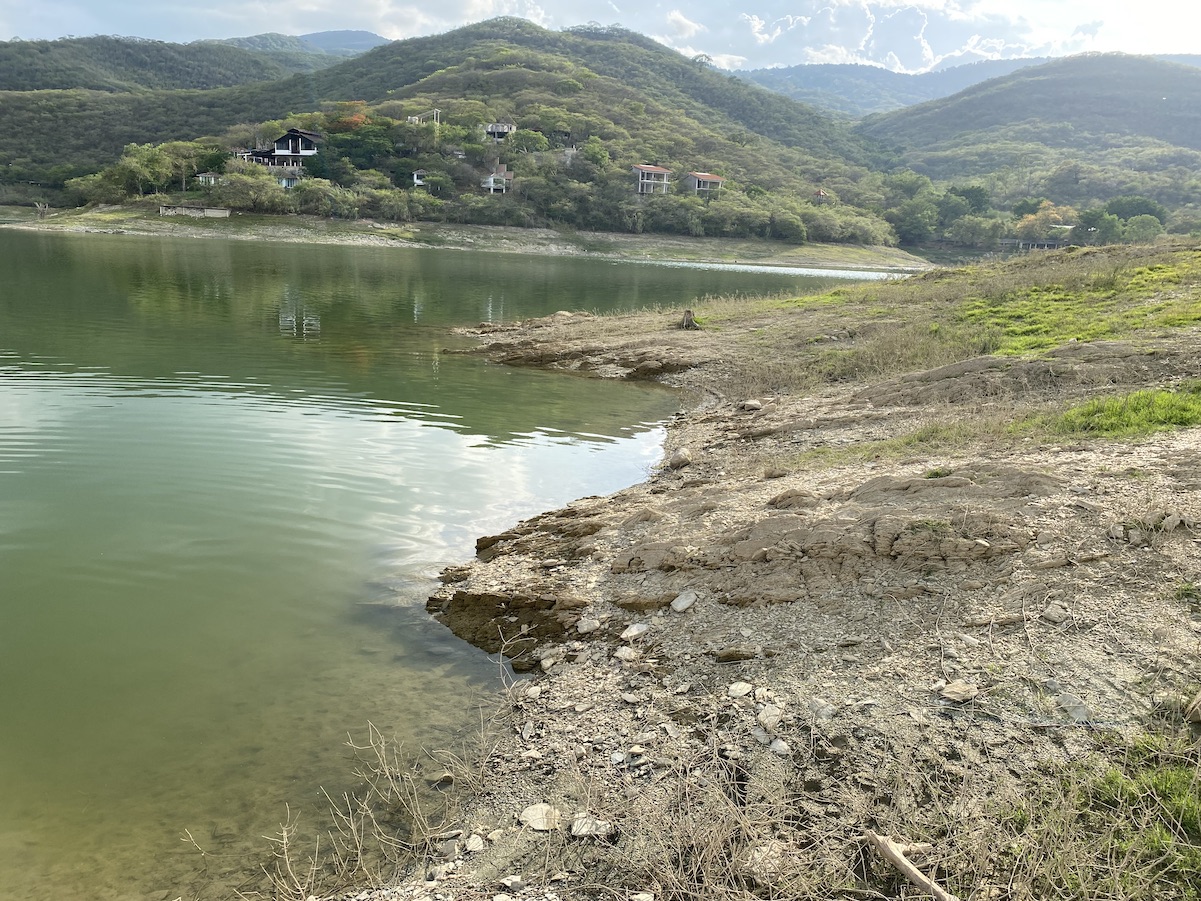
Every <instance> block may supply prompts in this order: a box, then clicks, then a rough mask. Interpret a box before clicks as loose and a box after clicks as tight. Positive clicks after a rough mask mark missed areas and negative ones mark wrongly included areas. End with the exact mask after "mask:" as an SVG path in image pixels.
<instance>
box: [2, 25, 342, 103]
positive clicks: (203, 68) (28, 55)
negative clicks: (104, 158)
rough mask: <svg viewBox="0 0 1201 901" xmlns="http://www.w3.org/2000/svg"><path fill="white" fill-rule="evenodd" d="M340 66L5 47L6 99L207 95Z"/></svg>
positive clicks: (253, 56)
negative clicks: (50, 93) (72, 94)
mask: <svg viewBox="0 0 1201 901" xmlns="http://www.w3.org/2000/svg"><path fill="white" fill-rule="evenodd" d="M306 57H307V58H306ZM335 62H337V59H336V58H333V57H330V56H327V55H325V54H323V53H317V52H309V53H307V54H305V55H304V56H299V55H297V56H293V57H289V56H286V55H283V54H272V53H255V52H251V51H249V50H247V49H244V48H240V47H237V46H230V45H227V44H223V43H220V42H216V41H199V42H195V43H192V44H169V43H166V42H163V41H148V40H144V39H142V38H126V37H109V36H104V35H100V36H96V37H86V38H63V39H61V40H57V41H4V42H0V91H41V90H75V89H84V90H92V91H113V92H121V91H144V90H185V89H191V90H197V89H199V90H204V89H209V88H221V87H232V86H234V85H241V84H250V83H253V82H257V81H272V80H274V79H278V78H284V77H286V76H288V75H291V74H293V73H296V72H310V71H313V70H315V69H317V68H320V67H321V66H326V65H331V64H333V63H335Z"/></svg>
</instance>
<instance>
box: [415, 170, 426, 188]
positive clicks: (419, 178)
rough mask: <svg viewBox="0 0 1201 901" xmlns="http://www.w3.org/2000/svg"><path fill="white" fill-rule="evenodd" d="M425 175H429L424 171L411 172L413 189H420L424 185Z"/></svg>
mask: <svg viewBox="0 0 1201 901" xmlns="http://www.w3.org/2000/svg"><path fill="white" fill-rule="evenodd" d="M427 175H429V172H428V171H427V170H425V169H414V170H413V187H414V188H420V187H422V186H424V185H425V177H426V176H427Z"/></svg>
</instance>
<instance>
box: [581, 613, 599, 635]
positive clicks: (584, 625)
mask: <svg viewBox="0 0 1201 901" xmlns="http://www.w3.org/2000/svg"><path fill="white" fill-rule="evenodd" d="M600 627H601V624H600V620H599V619H592V618H591V617H585V618H584V619H581V620H580V621H579V622H578V623H576V624H575V630H576V631H577V632H578V633H579V634H581V635H587V634H589V633H590V632H595V631H596V630H597V629H599V628H600Z"/></svg>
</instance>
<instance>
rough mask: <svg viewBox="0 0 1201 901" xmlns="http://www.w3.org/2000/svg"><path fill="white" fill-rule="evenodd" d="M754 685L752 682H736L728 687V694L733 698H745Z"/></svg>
mask: <svg viewBox="0 0 1201 901" xmlns="http://www.w3.org/2000/svg"><path fill="white" fill-rule="evenodd" d="M753 687H754V686H752V685H751V683H750V682H735V683H733V684H732V685H731V686H730V687H729V688H727V689H726V695H727V696H729V697H731V698H745V697H746V696H747V695H749V694H750V693H751V690H752V689H753Z"/></svg>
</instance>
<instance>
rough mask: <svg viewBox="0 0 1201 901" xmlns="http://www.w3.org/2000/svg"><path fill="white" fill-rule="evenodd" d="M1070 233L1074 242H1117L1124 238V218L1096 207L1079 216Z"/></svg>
mask: <svg viewBox="0 0 1201 901" xmlns="http://www.w3.org/2000/svg"><path fill="white" fill-rule="evenodd" d="M1069 234H1070V236H1071V240H1072V243H1073V244H1116V243H1117V242H1118V241H1120V240H1121V239H1122V220H1121V219H1119V218H1118V217H1117V216H1115V215H1113V214H1112V213H1107V212H1105V210H1104V209H1102V208H1100V207H1095V208H1093V209H1091V210H1085V211H1084V212H1082V213H1081V214H1080V215H1079V216H1078V217H1077V219H1076V225H1075V226H1074V227H1073V228H1072V230H1071V232H1070V233H1069Z"/></svg>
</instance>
